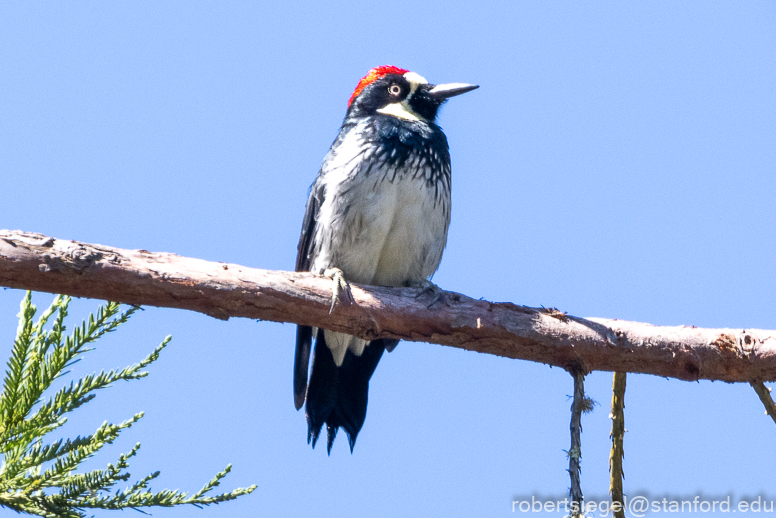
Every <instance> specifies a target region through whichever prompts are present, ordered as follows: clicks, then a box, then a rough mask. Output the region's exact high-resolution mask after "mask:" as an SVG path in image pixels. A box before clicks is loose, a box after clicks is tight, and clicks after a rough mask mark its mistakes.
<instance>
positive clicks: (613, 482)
mask: <svg viewBox="0 0 776 518" xmlns="http://www.w3.org/2000/svg"><path fill="white" fill-rule="evenodd" d="M625 381H626V373H624V372H615V373H614V379H613V380H612V413H611V414H610V415H609V417H610V418H611V419H612V434H611V436H610V437H611V438H612V451H611V453H610V454H609V476H610V481H609V492H610V493H611V494H612V511H613V514H614V518H625V506H624V504H623V494H622V479H623V478H624V477H625V474H624V473H623V471H622V459H623V457H624V456H625V450H624V436H625V412H624V409H625Z"/></svg>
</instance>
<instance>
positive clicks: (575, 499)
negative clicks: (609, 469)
mask: <svg viewBox="0 0 776 518" xmlns="http://www.w3.org/2000/svg"><path fill="white" fill-rule="evenodd" d="M570 372H571V375H572V376H573V377H574V401H573V402H572V403H571V427H570V428H571V449H570V450H569V477H570V478H571V513H572V516H581V515H582V505H583V502H584V496H583V495H582V485H581V483H580V480H579V475H580V471H581V468H580V460H581V459H582V438H581V434H582V412H583V411H584V409H585V407H586V406H587V405H586V402H585V373H584V371H583V370H582V369H574V370H571V371H570Z"/></svg>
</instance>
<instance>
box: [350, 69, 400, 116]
mask: <svg viewBox="0 0 776 518" xmlns="http://www.w3.org/2000/svg"><path fill="white" fill-rule="evenodd" d="M407 72H409V70H404V69H403V68H399V67H392V66H391V65H383V66H381V67H374V68H373V69H372V70H370V71H369V73H368V74H367V75H365V76H364V77H362V78H361V81H359V82H358V86H357V87H356V89H355V90H354V91H353V95H351V96H350V100H349V101H348V108H350V105H351V103H353V101H354V100H355V98H356V97H358V95H359V94H360V93H361V91H362V90H363V89H364V88H366V87H367V86H369V85H371V84H372V83H374V82H375V81H377V80H378V79H380V78H381V77H383V76H387V75H388V74H399V75H403V74H406V73H407Z"/></svg>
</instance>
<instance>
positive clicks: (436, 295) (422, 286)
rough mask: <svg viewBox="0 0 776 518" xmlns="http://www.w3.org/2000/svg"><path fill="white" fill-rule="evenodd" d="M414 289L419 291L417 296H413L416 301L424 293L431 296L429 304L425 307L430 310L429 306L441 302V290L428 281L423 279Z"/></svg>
mask: <svg viewBox="0 0 776 518" xmlns="http://www.w3.org/2000/svg"><path fill="white" fill-rule="evenodd" d="M415 287H416V288H418V289H419V290H420V291H419V292H418V294H417V295H415V298H416V299H419V298H420V297H422V296H423V295H425V294H426V293H431V294H432V296H431V302H430V303H429V304H428V306H426V307H428V308H430V307H431V306H433V305H434V304H436V303H437V302H439V301H440V300H442V290H441V289H440V287H439V286H437V285H436V284H434V283H433V282H431V281H430V280H428V279H424V280H422V281H420V282H419V283H418V284H417V285H416V286H415Z"/></svg>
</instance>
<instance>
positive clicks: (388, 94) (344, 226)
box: [294, 65, 478, 455]
mask: <svg viewBox="0 0 776 518" xmlns="http://www.w3.org/2000/svg"><path fill="white" fill-rule="evenodd" d="M475 88H478V85H472V84H465V83H448V84H440V85H433V84H430V83H429V82H428V81H426V79H425V78H423V77H422V76H420V75H419V74H417V73H415V72H410V71H409V70H405V69H403V68H399V67H395V66H391V65H384V66H379V67H375V68H372V69H371V70H369V72H368V73H367V74H366V76H364V77H363V78H362V79H361V80H360V81H359V82H358V85H357V86H356V89H355V90H354V91H353V93H352V95H351V96H350V99H349V100H348V106H347V111H346V114H345V118H344V120H343V122H342V126H341V127H340V130H339V133H338V134H337V137H336V139H335V140H334V142H333V144H332V145H331V148H330V149H329V151H328V153H327V154H326V156H325V158H324V160H323V164H322V166H321V169H320V171H319V172H318V175H317V177H316V178H315V181H314V182H313V184H312V186H311V187H310V192H309V197H308V200H307V206H306V209H305V213H304V218H303V222H302V232H301V236H300V238H299V245H298V249H297V258H296V271H298V272H313V273H316V274H324V275H326V276H328V277H330V278H331V279H332V281H333V288H332V306H331V310H332V311H333V310H334V309H335V306H336V304H337V302H338V298H339V292H340V290H342V289H347V287H348V282H356V283H362V284H369V285H377V286H405V287H416V288H419V289H420V290H421V291H420V293H419V295H420V294H422V293H424V292H426V291H427V290H431V291H433V292H434V293H435V297H434V302H435V301H437V300H438V294H439V290H438V288H437V287H436V286H435V285H434V284H433V283H431V281H430V278H431V276H432V275H433V274H434V272H435V271H436V270H437V268H438V267H439V263H440V261H441V260H442V252H443V250H444V248H445V245H446V243H447V231H448V227H449V225H450V202H451V198H450V187H451V169H450V153H449V148H448V143H447V137H445V134H444V133H443V132H442V129H441V128H440V127H439V126H438V125H437V124H436V117H437V113H438V111H439V108H440V106H442V104H443V103H444V102H445V101H447V99H449V98H450V97H454V96H457V95H460V94H463V93H466V92H469V91H471V90H474V89H475ZM432 304H433V302H432ZM313 341H315V348H314V350H313V351H312V367H311V368H309V360H310V350H311V347H312V343H313ZM398 342H399V340H395V339H386V338H382V339H378V340H372V341H366V340H363V339H361V338H358V337H356V336H351V335H347V334H344V333H335V332H333V331H329V330H326V329H322V328H315V327H311V326H303V325H299V326H297V332H296V351H295V356H294V406H295V407H296V409H297V410H299V409H301V407H302V405H304V404H305V402H306V406H305V416H306V420H307V442H308V444H310V443H311V442H312V447H313V448H315V444H316V442H317V441H318V437H319V435H320V433H321V430H322V428H323V425H324V424H325V425H326V431H327V448H326V449H327V452H328V454H329V455H331V448H332V444H333V443H334V438H335V437H336V434H337V431H338V429H339V428H342V429H344V430H345V432H346V434H347V437H348V442H349V444H350V452H351V454H352V453H353V448H354V447H355V444H356V438H357V436H358V433H359V432H360V431H361V428H362V426H363V424H364V420H365V418H366V408H367V398H368V392H369V380H370V378H371V377H372V374H373V373H374V371H375V368H376V367H377V364H378V362H379V361H380V358H381V357H382V355H383V352H384V351H385V350H388V351H389V352H390V351H392V350H393V349H394V347H396V345H397V344H398ZM308 368H309V371H310V372H309V379H308Z"/></svg>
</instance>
